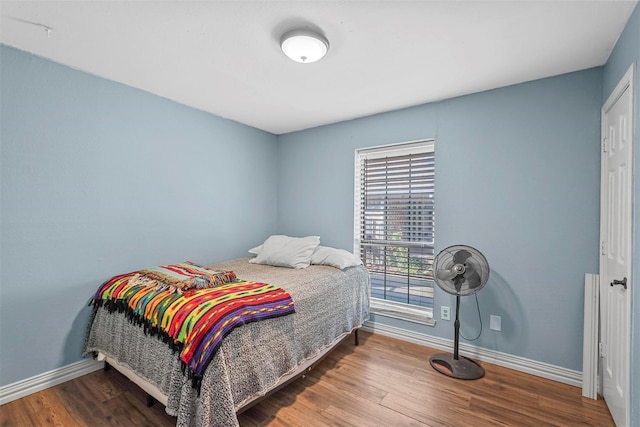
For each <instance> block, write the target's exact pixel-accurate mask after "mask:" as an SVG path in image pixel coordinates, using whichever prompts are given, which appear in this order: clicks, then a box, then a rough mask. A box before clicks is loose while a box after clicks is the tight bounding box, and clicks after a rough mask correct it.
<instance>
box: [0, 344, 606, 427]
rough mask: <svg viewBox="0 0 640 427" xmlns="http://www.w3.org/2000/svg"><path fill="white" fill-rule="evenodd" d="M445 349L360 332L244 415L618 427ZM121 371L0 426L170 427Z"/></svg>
mask: <svg viewBox="0 0 640 427" xmlns="http://www.w3.org/2000/svg"><path fill="white" fill-rule="evenodd" d="M437 352H438V351H436V350H433V349H430V348H426V347H423V346H420V345H416V344H412V343H407V342H405V341H400V340H396V339H393V338H389V337H385V336H382V335H378V334H370V333H366V332H363V331H361V332H360V346H357V347H356V346H354V344H353V340H346V341H344V342H343V343H342V344H341V345H340V346H339V347H338V348H337V349H336V350H335V351H334V352H332V353H331V354H330V355H329V356H327V357H326V358H325V359H324V360H323V361H322V362H321V363H320V364H319V365H318V366H316V367H315V368H314V369H313V370H312V371H311V372H310V373H309V374H308V375H307V376H306V377H305V378H301V379H299V380H297V381H295V382H293V383H292V384H290V385H288V386H287V387H285V388H283V389H282V390H280V391H278V392H277V393H275V394H273V395H272V396H271V397H269V398H267V399H265V400H263V401H262V402H260V403H259V404H257V405H255V406H253V407H252V408H250V409H248V410H247V411H245V412H244V413H242V414H241V415H240V416H239V421H240V425H241V426H242V427H252V426H434V427H436V426H437V427H441V426H473V427H482V426H572V425H574V426H578V425H579V426H589V425H590V426H613V425H614V423H613V420H612V419H611V416H610V414H609V411H608V410H607V408H606V405H605V404H604V402H603V401H602V400H598V401H594V400H590V399H585V398H583V397H582V396H581V390H580V389H579V388H577V387H572V386H568V385H565V384H561V383H557V382H554V381H549V380H545V379H541V378H538V377H535V376H532V375H527V374H523V373H520V372H517V371H512V370H509V369H506V368H502V367H499V366H495V365H491V364H488V363H484V364H483V366H484V368H485V370H486V375H485V377H484V378H482V379H479V380H474V381H462V380H455V379H451V378H449V377H446V376H444V375H442V374H439V373H437V372H435V371H434V370H433V369H432V368H431V366H430V365H429V362H428V360H429V357H430V356H431V355H432V354H434V353H437ZM145 403H146V398H145V395H144V393H143V392H142V391H141V390H140V389H139V388H137V387H136V386H135V385H133V384H132V383H130V382H129V381H128V380H127V379H126V378H124V377H123V376H122V375H120V374H119V373H118V372H116V371H115V370H113V369H112V370H110V371H108V372H104V371H97V372H94V373H91V374H89V375H85V376H83V377H80V378H76V379H74V380H72V381H68V382H66V383H63V384H60V385H58V386H56V387H52V388H50V389H47V390H44V391H41V392H38V393H35V394H32V395H30V396H27V397H25V398H22V399H19V400H16V401H14V402H10V403H7V404H5V405H3V406H0V426H3V427H4V426H20V427H22V426H173V425H175V422H176V419H175V418H173V417H170V416H168V415H167V414H166V413H165V412H164V407H163V406H162V405H160V404H156V405H155V406H153V407H151V408H149V407H147V406H146V405H145Z"/></svg>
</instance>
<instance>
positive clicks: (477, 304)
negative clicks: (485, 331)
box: [460, 292, 482, 341]
mask: <svg viewBox="0 0 640 427" xmlns="http://www.w3.org/2000/svg"><path fill="white" fill-rule="evenodd" d="M474 296H475V297H476V307H477V308H478V320H480V332H478V336H477V337H475V338H473V339H469V338H467V337H465V336H464V335H462V331H460V336H461V337H462V338H464V339H465V340H467V341H475V340H477V339H478V338H480V335H482V316H481V315H480V303H479V302H478V293H477V292H476V293H475V294H474Z"/></svg>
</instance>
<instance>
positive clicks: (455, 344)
mask: <svg viewBox="0 0 640 427" xmlns="http://www.w3.org/2000/svg"><path fill="white" fill-rule="evenodd" d="M459 313H460V294H456V320H455V322H453V328H454V330H455V331H454V333H455V335H454V337H453V358H454V359H455V360H458V346H459V344H460V315H459Z"/></svg>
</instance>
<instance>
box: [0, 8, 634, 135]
mask: <svg viewBox="0 0 640 427" xmlns="http://www.w3.org/2000/svg"><path fill="white" fill-rule="evenodd" d="M636 3H637V1H636V0H634V1H623V0H607V1H557V0H544V1H542V0H538V1H524V0H502V1H484V0H473V1H453V0H446V1H444V0H443V1H401V0H391V1H371V0H369V1H337V0H334V1H300V0H298V1H269V0H263V1H242V0H236V1H219V0H218V1H214V0H209V1H189V0H181V1H168V0H164V1H149V0H130V1H56V0H48V1H6V0H2V1H1V2H0V14H1V16H2V19H1V21H0V41H1V42H2V43H4V44H6V45H9V46H14V47H16V48H18V49H22V50H25V51H28V52H32V53H34V54H36V55H39V56H42V57H45V58H50V59H52V60H54V61H56V62H59V63H62V64H66V65H69V66H71V67H73V68H77V69H80V70H83V71H87V72H89V73H92V74H95V75H98V76H102V77H105V78H107V79H110V80H114V81H117V82H121V83H124V84H127V85H130V86H133V87H136V88H140V89H143V90H146V91H148V92H151V93H154V94H157V95H160V96H163V97H166V98H169V99H172V100H175V101H177V102H180V103H182V104H186V105H189V106H192V107H195V108H198V109H201V110H204V111H208V112H211V113H214V114H216V115H218V116H222V117H226V118H229V119H232V120H236V121H238V122H241V123H245V124H247V125H251V126H254V127H256V128H259V129H263V130H266V131H269V132H272V133H274V134H282V133H287V132H291V131H296V130H301V129H306V128H311V127H315V126H319V125H323V124H328V123H335V122H339V121H343V120H348V119H353V118H356V117H362V116H366V115H370V114H374V113H379V112H383V111H389V110H394V109H399V108H403V107H408V106H413V105H418V104H423V103H427V102H432V101H436V100H440V99H445V98H451V97H454V96H458V95H463V94H468V93H474V92H479V91H483V90H487V89H492V88H496V87H501V86H507V85H511V84H515V83H521V82H525V81H530V80H535V79H539V78H543V77H548V76H554V75H558V74H563V73H567V72H571V71H577V70H582V69H586V68H590V67H594V66H598V65H602V64H604V63H605V62H606V60H607V58H608V57H609V54H610V53H611V50H612V48H613V46H614V45H615V42H616V40H617V39H618V37H619V35H620V33H621V32H622V29H623V28H624V26H625V24H626V22H627V20H628V18H629V16H630V15H631V13H632V11H633V8H634V6H635V5H636ZM298 27H302V28H313V29H317V30H319V31H321V32H322V33H323V34H324V35H325V36H326V37H327V39H328V40H329V43H330V48H329V52H328V54H327V56H326V57H325V58H324V59H323V60H321V61H319V62H316V63H313V64H299V63H296V62H293V61H291V60H289V59H287V58H286V57H285V56H284V54H283V53H282V52H281V50H280V47H279V38H280V36H281V35H282V34H283V33H284V32H286V31H288V30H291V29H293V28H298ZM47 29H50V31H47Z"/></svg>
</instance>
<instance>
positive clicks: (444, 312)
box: [440, 305, 451, 320]
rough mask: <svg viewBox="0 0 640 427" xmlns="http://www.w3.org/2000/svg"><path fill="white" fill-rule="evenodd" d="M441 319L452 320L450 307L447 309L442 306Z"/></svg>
mask: <svg viewBox="0 0 640 427" xmlns="http://www.w3.org/2000/svg"><path fill="white" fill-rule="evenodd" d="M440 319H442V320H451V312H450V311H449V307H446V306H444V305H441V306H440Z"/></svg>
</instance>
